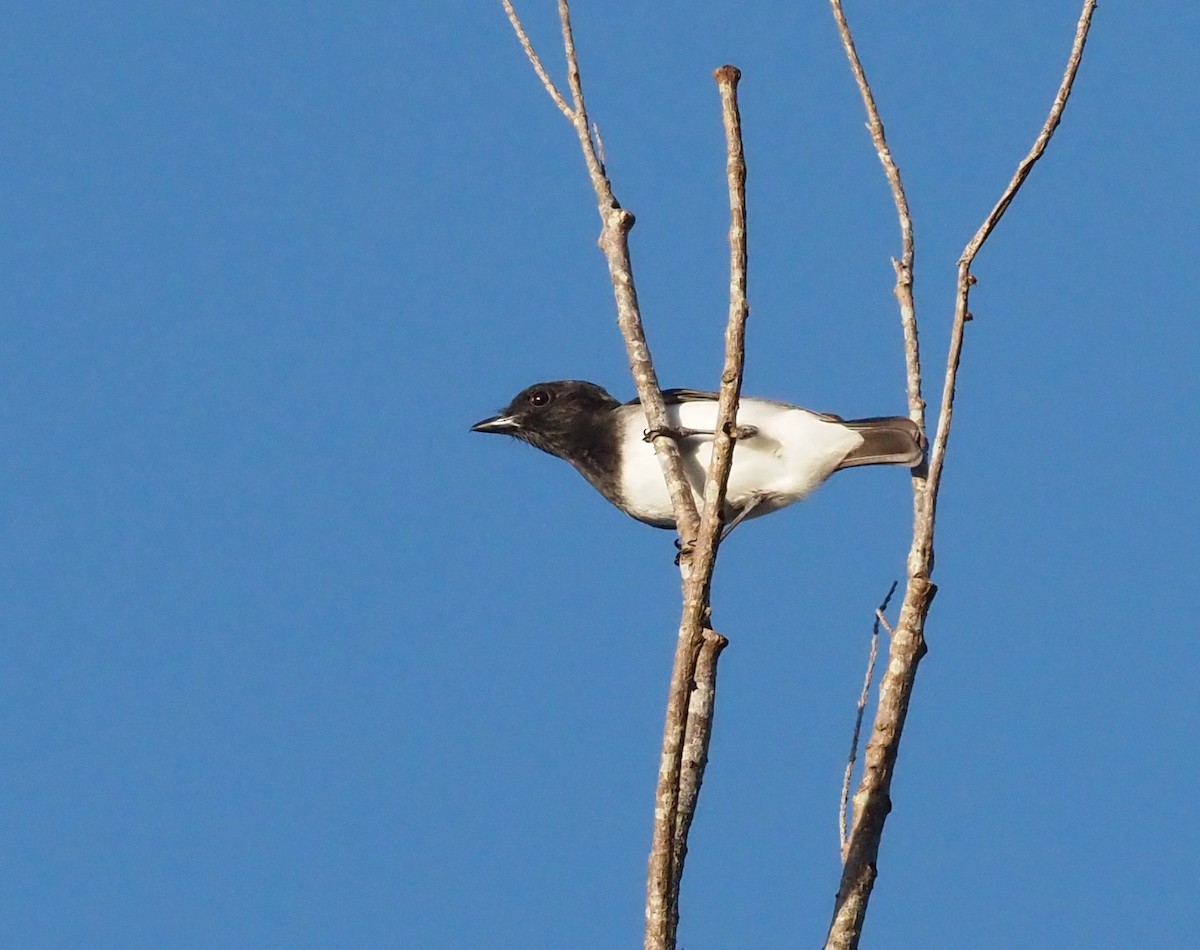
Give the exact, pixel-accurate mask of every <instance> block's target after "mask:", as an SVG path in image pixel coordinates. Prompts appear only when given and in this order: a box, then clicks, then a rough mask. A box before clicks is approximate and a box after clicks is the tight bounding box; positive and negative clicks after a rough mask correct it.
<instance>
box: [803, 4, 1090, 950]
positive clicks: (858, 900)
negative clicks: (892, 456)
mask: <svg viewBox="0 0 1200 950" xmlns="http://www.w3.org/2000/svg"><path fill="white" fill-rule="evenodd" d="M830 2H831V3H832V5H833V7H834V13H835V17H837V18H838V22H839V29H840V30H841V31H842V36H843V43H844V44H847V52H848V53H849V54H851V65H852V68H854V71H855V76H856V78H858V80H859V86H860V89H862V88H864V87H866V77H865V74H864V73H863V72H862V68H861V65H860V64H858V61H857V55H856V54H853V53H852V50H853V44H852V43H850V41H849V27H848V26H845V25H844V24H845V18H844V16H842V14H841V4H840V0H830ZM1095 9H1096V0H1084V3H1083V9H1082V11H1081V13H1080V16H1079V22H1078V24H1077V26H1076V29H1075V39H1074V42H1073V44H1072V47H1071V54H1070V56H1069V58H1068V60H1067V65H1066V68H1065V70H1064V73H1063V78H1062V82H1061V83H1060V85H1059V89H1058V92H1057V94H1056V95H1055V98H1054V103H1053V105H1052V106H1051V109H1050V114H1049V116H1048V117H1047V119H1046V122H1045V123H1044V125H1043V126H1042V130H1041V132H1040V133H1039V134H1038V136H1037V139H1036V140H1035V142H1034V145H1033V148H1032V149H1031V150H1030V152H1029V154H1028V155H1026V156H1025V158H1024V159H1022V161H1021V162H1020V164H1019V165H1018V166H1017V171H1016V173H1015V174H1014V176H1013V178H1012V181H1010V182H1009V185H1008V187H1007V188H1006V189H1005V190H1004V192H1003V193H1002V194H1001V197H1000V200H999V201H998V202H997V203H996V206H995V207H994V208H993V209H992V211H991V213H990V214H989V215H988V216H987V218H986V219H985V220H984V222H983V224H982V225H981V226H980V228H979V230H978V231H977V232H976V234H975V236H974V237H973V238H972V239H971V241H970V242H968V244H967V246H966V248H965V249H964V250H963V254H962V257H961V258H960V259H959V262H958V292H957V299H956V302H955V312H954V322H953V324H952V327H951V336H950V352H949V356H948V359H947V366H946V376H945V381H944V384H943V388H942V405H941V408H940V411H939V414H938V427H937V434H936V436H935V438H934V441H933V445H932V447H931V449H930V455H929V465H928V475H927V478H926V479H925V480H924V481H923V483H922V480H921V479H916V480H915V481H914V495H915V497H914V509H915V517H914V525H913V543H912V548H911V550H910V552H909V557H908V573H909V577H908V587H907V589H906V591H905V595H904V602H903V604H902V606H901V608H900V619H899V621H898V623H897V625H896V629H895V634H894V636H893V637H892V644H891V649H890V651H889V656H888V665H887V669H886V671H885V673H884V676H883V680H882V682H881V683H880V686H879V706H878V709H877V710H876V714H875V722H874V726H873V728H872V732H871V738H870V740H869V741H868V743H867V750H866V757H865V758H866V762H865V766H864V770H863V778H862V782H861V783H860V784H859V787H858V791H857V792H856V793H855V795H854V820H853V826H852V828H851V831H850V840H849V847H848V849H847V852H846V858H845V866H844V868H843V871H842V879H841V883H840V885H839V888H838V894H837V899H836V902H835V906H834V914H833V921H832V923H831V924H830V928H829V932H828V934H827V936H826V942H825V946H826V948H827V950H834V948H836V950H854V948H856V947H857V946H858V941H859V937H860V935H861V933H862V926H863V922H864V920H865V917H866V911H867V902H868V901H869V899H870V896H871V890H872V888H873V886H874V883H875V878H876V875H877V871H876V860H877V858H878V856H879V842H880V839H881V838H882V836H883V825H884V821H885V820H886V818H887V814H888V812H889V811H890V810H891V807H892V806H891V798H890V796H889V792H890V789H891V782H892V775H893V773H894V771H895V765H896V756H897V753H898V752H899V748H900V736H901V734H902V732H903V730H904V722H905V718H906V717H907V715H908V706H909V702H910V700H911V697H912V689H913V683H914V681H915V677H916V671H917V665H918V663H919V662H920V660H921V658H922V657H923V656H924V655H925V652H926V647H925V636H924V631H925V620H926V618H927V616H928V614H929V607H930V604H931V603H932V601H933V597H934V594H935V593H936V592H937V588H936V587H935V586H934V584H933V583H932V582H931V581H930V579H929V578H930V575H931V573H932V571H933V535H934V521H935V516H936V512H937V496H938V491H939V489H940V487H941V475H942V470H943V465H944V461H945V453H946V446H947V442H948V440H949V436H950V423H951V420H952V416H953V407H954V393H955V384H956V381H957V375H958V366H959V360H960V358H961V355H962V345H963V332H964V328H965V326H966V323H967V321H969V320H970V319H971V314H970V311H969V309H968V302H969V295H970V288H971V286H972V284H974V282H975V279H974V277H973V276H972V274H971V270H970V269H971V264H972V263H973V261H974V259H975V256H976V254H977V253H978V252H979V249H980V248H981V247H982V246H983V243H984V242H985V241H986V240H987V238H988V236H989V235H990V234H991V232H992V231H993V230H994V228H995V227H996V224H997V223H998V222H999V220H1000V218H1001V217H1002V216H1003V215H1004V212H1005V211H1006V210H1007V208H1008V206H1009V204H1010V203H1011V202H1012V200H1013V197H1014V196H1015V195H1016V193H1017V191H1018V190H1019V189H1020V187H1021V185H1022V184H1024V182H1025V180H1026V178H1027V177H1028V176H1029V173H1030V171H1031V169H1032V168H1033V165H1034V164H1035V163H1036V162H1037V161H1038V159H1040V158H1041V156H1042V154H1043V153H1044V152H1045V150H1046V147H1047V145H1048V144H1049V141H1050V138H1051V136H1053V134H1054V130H1055V129H1056V128H1057V127H1058V123H1059V120H1060V119H1061V117H1062V113H1063V109H1064V108H1065V107H1066V104H1067V99H1068V98H1069V97H1070V94H1071V88H1072V86H1073V84H1074V82H1075V76H1076V74H1077V73H1078V71H1079V64H1080V61H1081V60H1082V57H1083V49H1084V45H1085V43H1086V41H1087V35H1088V30H1089V29H1090V26H1091V19H1092V14H1093V13H1094V12H1095ZM866 88H868V89H869V87H866ZM863 98H864V102H868V101H873V100H870V97H869V93H868V92H866V91H864V96H863ZM870 108H871V107H870V105H868V112H870ZM876 129H877V130H878V134H879V137H880V140H881V139H882V135H883V127H882V124H878V125H877V126H875V127H873V128H872V137H873V138H874V137H875V132H876ZM878 141H879V140H876V144H877V147H878ZM886 165H887V163H886V162H885V167H886ZM892 180H893V179H892V176H891V175H890V174H889V181H892ZM896 181H898V178H897V179H896ZM893 192H895V183H893ZM901 229H902V230H903V229H904V224H903V218H902V221H901ZM901 310H902V311H903V302H902V304H901ZM903 319H904V317H903V313H902V320H903ZM912 339H913V340H914V341H915V327H914V336H913V337H912ZM905 340H906V354H907V345H908V340H909V336H908V332H907V329H906V334H905ZM907 365H908V370H909V374H910V378H909V387H908V391H909V397H910V406H911V398H912V393H913V391H914V387H913V379H912V376H911V374H912V371H913V363H912V362H911V360H909V361H908V364H907ZM917 386H918V387H919V379H918V380H917ZM918 391H919V390H918Z"/></svg>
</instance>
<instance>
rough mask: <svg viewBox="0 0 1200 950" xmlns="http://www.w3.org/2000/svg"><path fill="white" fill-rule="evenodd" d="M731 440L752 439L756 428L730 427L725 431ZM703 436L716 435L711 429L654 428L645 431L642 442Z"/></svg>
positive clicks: (756, 430)
mask: <svg viewBox="0 0 1200 950" xmlns="http://www.w3.org/2000/svg"><path fill="white" fill-rule="evenodd" d="M725 431H726V432H727V433H728V434H729V437H730V438H731V439H753V438H754V437H755V436H756V435H758V426H731V427H727V428H726V430H725ZM697 435H703V436H708V437H709V438H711V437H712V436H714V435H716V433H715V432H713V430H712V429H688V428H685V427H684V426H655V427H654V428H652V429H647V430H646V431H645V432H644V433H643V434H642V440H643V441H644V442H653V441H654V440H655V439H657V438H660V437H661V438H668V439H675V440H676V441H678V440H679V439H690V438H692V437H693V436H697Z"/></svg>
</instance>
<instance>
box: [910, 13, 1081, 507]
mask: <svg viewBox="0 0 1200 950" xmlns="http://www.w3.org/2000/svg"><path fill="white" fill-rule="evenodd" d="M1095 10H1096V0H1086V2H1085V3H1084V5H1083V12H1082V13H1080V15H1079V22H1078V24H1077V25H1076V27H1075V41H1074V43H1072V44H1071V55H1070V56H1069V57H1068V58H1067V66H1066V70H1065V71H1064V72H1063V78H1062V82H1061V83H1060V84H1059V87H1058V92H1057V93H1056V94H1055V96H1054V102H1053V104H1052V105H1051V106H1050V114H1049V115H1048V116H1047V117H1046V121H1045V123H1044V124H1043V125H1042V130H1041V132H1039V133H1038V137H1037V138H1036V139H1035V140H1034V143H1033V147H1032V148H1031V149H1030V150H1029V154H1028V155H1026V156H1025V157H1024V158H1023V159H1021V161H1020V163H1019V164H1018V165H1017V170H1016V172H1015V173H1014V174H1013V177H1012V180H1011V181H1010V182H1009V183H1008V187H1007V188H1005V189H1004V193H1003V194H1002V195H1001V196H1000V200H999V201H997V202H996V206H995V207H994V208H992V210H991V213H990V214H989V215H988V216H987V218H986V219H984V222H983V224H981V225H980V226H979V230H978V231H976V232H975V236H974V237H972V238H971V240H970V241H968V242H967V246H966V247H965V248H963V252H962V256H961V257H960V258H959V259H958V300H957V303H956V305H955V308H954V324H953V326H952V327H951V336H950V356H949V359H948V361H947V365H946V381H945V386H944V387H943V389H942V408H941V412H940V413H939V414H938V426H937V435H936V436H935V437H934V440H933V447H932V449H931V450H930V453H929V488H930V491H931V492H932V494H933V498H934V502H935V505H936V500H937V491H938V486H939V483H940V482H941V476H942V464H943V461H944V460H945V457H946V443H947V442H948V440H949V438H950V420H951V418H952V417H953V415H954V389H955V384H956V382H957V378H958V363H959V359H960V357H961V356H962V344H963V329H964V326H965V325H966V323H967V321H969V320H970V319H971V311H970V308H969V306H968V304H969V301H970V294H971V287H972V286H973V285H974V283H975V281H974V278H973V277H972V275H971V265H972V264H973V263H974V261H975V255H976V254H978V253H979V250H980V248H982V247H983V245H984V242H985V241H987V239H988V237H989V236H990V235H991V233H992V231H994V230H995V228H996V225H997V224H998V223H999V221H1000V219H1001V218H1002V217H1004V212H1005V211H1007V210H1008V206H1009V205H1010V204H1012V200H1013V198H1015V197H1016V194H1017V192H1018V191H1019V190H1020V189H1021V186H1022V185H1023V184H1025V179H1027V178H1028V177H1029V173H1030V172H1031V171H1033V166H1034V165H1036V164H1037V163H1038V160H1039V159H1040V158H1041V157H1042V155H1043V154H1045V151H1046V146H1047V145H1049V144H1050V138H1051V137H1052V136H1053V135H1054V131H1055V129H1057V128H1058V123H1059V122H1060V121H1062V114H1063V110H1064V109H1066V107H1067V100H1068V99H1070V98H1071V89H1072V87H1073V86H1074V85H1075V76H1076V75H1077V74H1078V73H1079V64H1080V62H1081V61H1082V59H1083V48H1084V46H1085V45H1086V44H1087V36H1088V31H1089V30H1090V29H1091V26H1092V14H1093V13H1094V12H1095Z"/></svg>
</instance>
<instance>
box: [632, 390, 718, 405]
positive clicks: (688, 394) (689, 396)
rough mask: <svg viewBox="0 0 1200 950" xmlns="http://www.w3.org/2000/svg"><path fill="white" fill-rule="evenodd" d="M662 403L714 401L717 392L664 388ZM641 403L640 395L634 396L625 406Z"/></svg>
mask: <svg viewBox="0 0 1200 950" xmlns="http://www.w3.org/2000/svg"><path fill="white" fill-rule="evenodd" d="M662 395H663V403H664V405H667V406H677V405H679V404H680V403H681V402H716V401H717V399H718V394H717V393H706V392H703V391H701V390H699V389H664V390H663V391H662ZM641 403H642V397H641V396H634V397H633V398H632V399H630V400H629V402H627V403H625V405H627V406H639V405H641Z"/></svg>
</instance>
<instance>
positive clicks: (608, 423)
mask: <svg viewBox="0 0 1200 950" xmlns="http://www.w3.org/2000/svg"><path fill="white" fill-rule="evenodd" d="M662 395H663V402H664V403H665V404H666V409H667V419H668V423H669V425H668V428H667V429H665V430H662V431H661V432H660V431H651V430H649V429H648V426H649V422H648V421H647V419H646V414H645V412H644V411H643V409H642V405H641V401H640V400H639V399H632V400H630V401H629V402H620V401H619V400H617V399H616V398H614V397H613V396H611V395H610V394H609V393H608V391H607V390H605V389H604V388H603V387H601V386H598V385H596V384H595V383H589V382H586V381H584V380H578V379H560V380H554V381H551V382H544V383H535V384H534V385H532V386H529V387H527V388H526V389H523V390H522V391H521V392H520V393H518V394H517V395H516V396H515V397H514V398H513V400H512V401H511V402H510V403H509V404H508V405H507V406H505V407H504V408H503V409H502V410H500V412H499V413H497V414H496V415H494V416H490V417H489V418H487V419H483V420H481V421H480V422H477V423H475V425H473V426H471V431H472V432H490V433H495V434H499V435H508V436H512V437H513V438H516V439H519V440H520V441H522V442H526V443H528V444H529V445H532V446H534V447H536V448H539V449H541V450H542V451H543V452H547V453H549V454H550V455H554V456H557V457H558V458H560V459H563V460H564V461H566V462H569V463H570V464H571V465H573V466H574V467H575V469H576V470H577V471H578V472H579V473H580V474H581V475H583V477H584V478H586V479H587V480H588V482H590V483H591V485H592V487H593V488H595V489H596V490H597V491H598V492H600V494H601V495H603V496H604V497H605V498H606V499H608V501H610V502H611V503H612V504H614V505H615V506H616V507H618V508H620V509H621V511H623V512H625V513H626V514H627V515H630V516H631V517H633V518H636V519H637V520H638V521H641V522H643V523H645V524H648V525H652V526H654V527H656V528H674V527H675V513H674V508H673V506H672V504H671V496H670V494H669V492H668V491H667V485H666V480H665V478H664V477H663V472H662V468H661V466H660V465H659V462H658V459H657V457H656V453H655V450H654V446H653V445H652V441H653V439H654V438H655V437H656V436H658V435H668V436H671V437H673V438H675V439H676V440H677V443H678V445H679V453H680V457H681V460H682V462H683V471H684V475H685V477H686V478H687V481H688V483H689V485H690V486H691V489H692V494H693V495H694V496H695V499H696V505H697V507H698V508H699V507H700V506H702V504H703V490H704V480H705V477H706V474H707V471H708V463H709V459H710V458H711V456H712V443H713V440H714V433H715V428H716V423H717V400H718V394H717V393H713V392H702V391H700V390H695V389H666V390H663V392H662ZM735 434H736V442H735V446H734V451H733V464H732V468H731V470H730V473H729V486H728V489H727V491H726V495H725V509H724V510H723V511H722V512H721V516H722V520H723V521H724V523H725V525H726V529H725V533H726V534H728V532H729V531H731V530H732V529H733V526H735V525H737V524H739V523H740V522H741V521H744V520H746V519H748V518H757V517H760V516H762V515H766V514H770V513H771V512H775V511H778V510H780V509H781V508H785V507H787V506H788V505H790V504H792V503H793V502H797V501H800V500H801V499H803V498H805V497H807V496H808V495H809V494H811V493H812V492H813V491H814V490H815V489H816V488H817V487H818V486H820V485H821V484H822V483H823V482H824V481H825V480H826V479H827V478H829V476H830V475H832V474H833V473H834V472H837V471H840V470H841V469H844V468H853V467H856V466H860V465H897V466H900V465H902V466H905V467H908V468H914V467H916V466H919V465H920V464H921V463H922V462H923V461H924V460H925V447H926V440H925V435H924V433H923V432H922V431H921V429H920V427H919V426H918V425H917V424H916V423H915V422H913V421H912V420H911V419H909V418H907V417H905V416H880V417H874V418H869V419H843V418H841V417H840V416H834V415H829V414H827V413H821V412H813V411H811V410H809V409H802V408H800V407H799V406H793V405H789V404H788V403H784V402H774V401H772V400H769V399H754V398H746V397H743V398H742V399H741V400H740V401H739V404H738V409H737V430H735Z"/></svg>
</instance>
